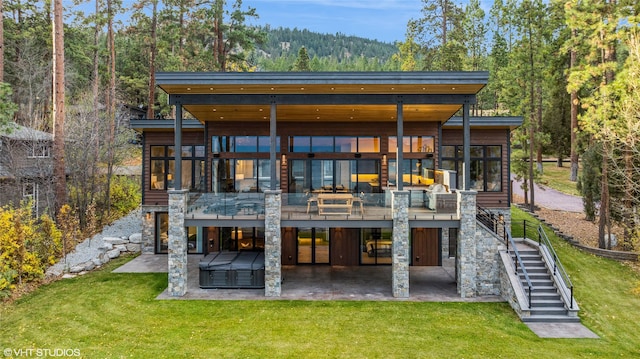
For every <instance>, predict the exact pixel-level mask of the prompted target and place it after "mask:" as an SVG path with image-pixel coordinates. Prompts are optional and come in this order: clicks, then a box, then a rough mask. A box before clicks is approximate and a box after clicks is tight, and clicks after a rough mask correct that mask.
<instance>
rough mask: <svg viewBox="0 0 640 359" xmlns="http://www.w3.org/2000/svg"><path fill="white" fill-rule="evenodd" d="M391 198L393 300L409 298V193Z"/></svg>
mask: <svg viewBox="0 0 640 359" xmlns="http://www.w3.org/2000/svg"><path fill="white" fill-rule="evenodd" d="M392 196H393V199H392V201H393V202H392V208H391V211H392V215H393V239H392V268H391V271H392V275H393V278H392V286H393V288H392V291H393V296H394V297H395V298H409V192H408V191H394V192H392Z"/></svg>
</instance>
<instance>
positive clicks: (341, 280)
mask: <svg viewBox="0 0 640 359" xmlns="http://www.w3.org/2000/svg"><path fill="white" fill-rule="evenodd" d="M201 258H202V255H189V258H188V291H187V293H186V294H185V295H184V296H183V297H179V298H176V297H171V296H169V295H168V293H167V291H166V290H165V291H164V292H162V293H161V294H160V295H158V297H157V299H180V300H189V299H197V300H366V301H416V302H502V301H504V300H503V299H502V298H501V297H499V296H484V297H473V298H461V297H460V295H459V294H458V293H457V291H456V283H455V263H454V262H455V261H454V259H452V258H447V259H444V260H443V262H444V263H443V264H444V265H443V266H441V267H410V274H409V277H410V279H409V293H410V296H409V298H394V297H393V295H392V291H391V290H392V284H391V266H356V267H341V266H329V265H326V266H318V265H315V266H305V265H298V266H283V267H282V278H283V282H282V293H281V296H280V297H265V296H264V289H201V288H200V287H199V284H198V279H199V273H198V262H199V260H200V259H201ZM163 272H167V256H166V255H159V254H156V255H153V254H143V255H140V256H138V257H137V258H135V259H133V260H132V261H130V262H128V263H126V264H125V265H123V266H121V267H119V268H117V269H116V270H114V273H163Z"/></svg>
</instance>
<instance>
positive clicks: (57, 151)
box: [53, 0, 67, 213]
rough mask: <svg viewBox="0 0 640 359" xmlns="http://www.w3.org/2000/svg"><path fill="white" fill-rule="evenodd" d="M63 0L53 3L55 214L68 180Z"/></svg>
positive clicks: (61, 204) (64, 198)
mask: <svg viewBox="0 0 640 359" xmlns="http://www.w3.org/2000/svg"><path fill="white" fill-rule="evenodd" d="M62 9H63V8H62V0H55V1H54V3H53V69H54V70H53V87H54V90H53V117H54V118H53V178H54V181H55V197H56V203H55V212H56V213H58V212H59V210H60V208H61V207H62V206H63V205H64V204H65V203H67V180H66V175H65V165H64V116H65V113H64V97H65V81H64V27H63V24H64V22H63V18H62V16H63V10H62Z"/></svg>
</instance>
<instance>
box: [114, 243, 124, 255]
mask: <svg viewBox="0 0 640 359" xmlns="http://www.w3.org/2000/svg"><path fill="white" fill-rule="evenodd" d="M113 248H114V249H117V250H119V251H120V252H121V253H122V252H126V251H127V246H126V245H125V244H116V245H115V246H113Z"/></svg>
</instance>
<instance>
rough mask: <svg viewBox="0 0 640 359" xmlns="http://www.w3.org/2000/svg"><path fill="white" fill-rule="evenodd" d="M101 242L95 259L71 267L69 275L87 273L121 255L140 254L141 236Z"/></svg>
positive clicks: (112, 238)
mask: <svg viewBox="0 0 640 359" xmlns="http://www.w3.org/2000/svg"><path fill="white" fill-rule="evenodd" d="M102 241H103V244H102V246H100V247H98V249H99V252H100V253H99V254H98V255H97V256H96V257H94V258H92V259H91V260H89V261H86V262H83V263H78V264H74V265H71V266H70V267H69V273H72V274H76V273H82V272H88V271H90V270H93V269H96V268H98V267H100V266H102V265H104V264H107V263H109V261H111V260H112V259H115V258H118V257H120V255H122V254H127V253H128V254H134V253H140V247H141V242H142V234H141V233H134V234H132V235H130V236H129V237H104V238H103V239H102Z"/></svg>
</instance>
